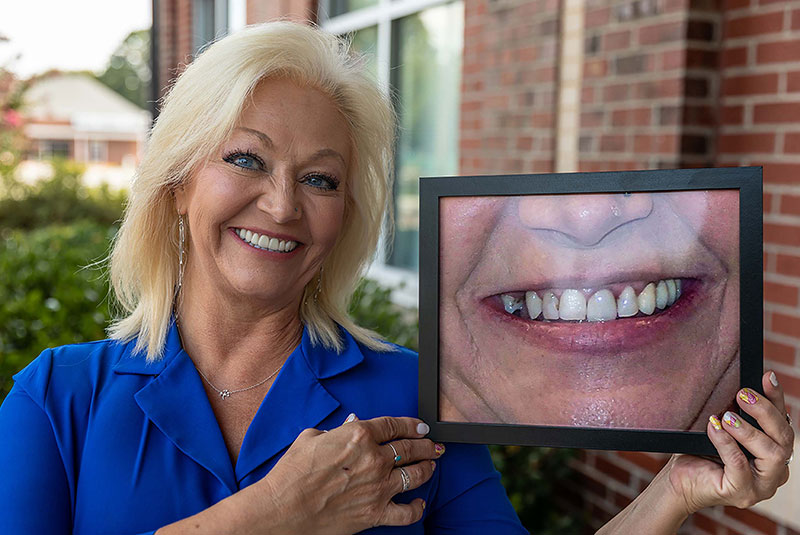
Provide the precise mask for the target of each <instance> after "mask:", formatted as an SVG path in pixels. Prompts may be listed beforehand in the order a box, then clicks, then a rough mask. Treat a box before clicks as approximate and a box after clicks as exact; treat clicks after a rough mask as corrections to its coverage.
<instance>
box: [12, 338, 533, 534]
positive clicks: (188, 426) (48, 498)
mask: <svg viewBox="0 0 800 535" xmlns="http://www.w3.org/2000/svg"><path fill="white" fill-rule="evenodd" d="M344 336H345V340H346V348H345V350H344V351H343V352H342V353H340V354H336V353H333V352H331V351H328V350H326V349H324V348H322V347H319V346H312V344H311V343H310V341H309V338H308V336H307V334H306V333H304V334H303V340H302V342H301V344H300V345H299V346H298V347H297V348H296V349H295V350H294V352H293V353H292V354H291V356H290V357H289V358H288V360H287V361H286V364H285V365H284V367H283V369H282V370H281V372H280V374H279V375H278V376H277V378H276V379H275V382H274V384H273V385H272V387H271V389H270V390H269V393H268V394H267V396H266V397H265V399H264V401H263V402H262V404H261V407H260V408H259V410H258V413H257V414H256V416H255V418H254V419H253V422H252V423H251V425H250V427H249V429H248V431H247V435H246V436H245V438H244V442H243V444H242V448H241V451H240V454H239V457H238V460H237V462H236V465H235V466H233V465H232V463H231V461H230V457H229V455H228V451H227V449H226V447H225V442H224V440H223V438H222V433H221V432H220V429H219V426H218V424H217V422H216V419H215V418H214V414H213V412H212V409H211V405H210V403H209V401H208V398H207V396H206V393H205V390H204V389H203V384H202V382H201V379H200V377H199V375H198V374H197V372H196V370H195V368H194V366H193V364H192V361H191V359H190V358H189V357H188V355H187V354H186V353H185V352H184V351H183V350H182V349H181V344H180V340H179V337H178V333H177V329H176V328H175V327H174V326H173V328H172V329H171V330H170V332H169V335H168V339H167V344H166V350H165V355H164V358H163V359H162V360H160V361H158V362H156V363H152V364H148V363H147V362H146V361H145V360H144V358H142V357H134V356H133V355H132V354H131V352H132V349H133V343H132V342H131V343H128V344H121V343H118V342H114V341H109V340H104V341H100V342H92V343H88V344H79V345H71V346H63V347H59V348H55V349H48V350H46V351H44V352H43V353H42V354H41V355H39V357H38V358H37V359H36V360H34V361H33V362H32V363H31V364H30V365H28V366H27V367H26V368H25V369H24V370H22V371H21V372H19V373H18V374H17V375H15V376H14V379H15V381H16V383H15V385H14V387H13V389H12V390H11V392H10V393H9V395H8V396H7V398H6V400H5V401H4V403H3V405H2V407H0V467H2V468H0V533H2V534H7V535H11V534H25V535H36V534H40V533H41V534H47V535H61V534H70V533H74V534H81V535H83V534H86V535H89V534H104V535H109V534H135V533H153V532H154V531H155V530H156V529H158V528H159V527H162V526H164V525H166V524H169V523H171V522H174V521H176V520H179V519H182V518H186V517H188V516H190V515H192V514H194V513H197V512H198V511H201V510H203V509H206V508H208V507H209V506H211V505H213V504H214V503H216V502H218V501H220V500H222V499H223V498H225V497H227V496H230V495H231V494H233V493H235V492H236V491H237V490H239V489H241V488H244V487H246V486H248V485H250V484H252V483H254V482H256V481H258V480H259V479H261V478H262V477H264V475H265V474H266V473H267V472H269V470H270V469H271V468H272V467H273V466H274V465H275V463H276V462H277V461H278V460H279V459H280V457H281V456H282V455H283V453H285V451H286V449H287V448H288V447H289V446H290V445H291V443H292V442H293V441H294V439H295V438H296V437H297V435H298V434H299V433H300V432H301V431H302V430H303V429H306V428H309V427H316V428H318V429H331V428H333V427H337V426H339V425H341V423H342V422H343V421H344V419H345V418H346V417H347V415H348V414H349V413H351V412H354V413H356V414H357V415H358V417H359V418H361V419H367V418H372V417H376V416H383V415H388V416H415V415H416V414H417V357H416V354H414V353H413V352H411V351H408V350H405V349H402V348H401V349H399V350H398V351H396V352H390V353H378V352H374V351H371V350H369V349H366V348H364V347H362V346H360V345H358V344H357V343H356V342H355V341H354V340H353V338H352V337H350V335H349V334H347V333H344ZM416 497H422V498H423V499H425V501H426V503H427V507H426V510H425V518H424V520H423V522H418V523H416V524H414V525H412V526H408V527H403V528H389V527H381V528H374V529H371V530H368V531H366V532H365V533H375V534H379V533H380V534H390V533H408V534H412V533H416V534H419V533H437V534H439V533H441V534H450V533H459V534H485V533H492V534H501V535H502V534H512V533H513V534H518V533H527V532H526V531H525V530H524V529H523V528H522V527H521V525H520V524H519V521H518V519H517V517H516V515H515V514H514V511H513V509H512V508H511V506H510V504H509V502H508V499H507V498H506V496H505V492H504V491H503V488H502V486H501V485H500V480H499V475H498V473H497V472H496V471H495V470H494V467H493V466H492V463H491V459H490V458H489V454H488V451H487V450H486V448H485V447H482V446H472V445H465V444H448V445H447V451H446V452H445V455H444V456H443V457H442V458H441V459H439V461H438V462H437V468H436V471H435V472H434V475H433V478H432V479H431V480H430V481H429V482H427V483H426V484H425V485H423V486H422V487H420V488H418V489H414V490H411V491H409V492H406V493H404V494H401V495H399V496H397V497H396V501H398V502H409V501H411V500H412V499H414V498H416ZM423 524H424V525H423Z"/></svg>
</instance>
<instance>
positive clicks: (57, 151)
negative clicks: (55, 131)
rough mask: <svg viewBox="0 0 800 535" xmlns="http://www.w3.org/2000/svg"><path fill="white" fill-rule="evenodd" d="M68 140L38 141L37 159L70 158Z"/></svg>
mask: <svg viewBox="0 0 800 535" xmlns="http://www.w3.org/2000/svg"><path fill="white" fill-rule="evenodd" d="M69 149H70V142H69V141H62V140H55V139H43V140H42V141H40V142H39V159H42V160H52V159H54V158H59V159H69V158H70V151H69Z"/></svg>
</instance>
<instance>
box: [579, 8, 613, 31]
mask: <svg viewBox="0 0 800 535" xmlns="http://www.w3.org/2000/svg"><path fill="white" fill-rule="evenodd" d="M610 15H611V9H609V8H607V7H604V8H600V9H593V10H591V11H587V12H586V15H585V17H584V26H585V27H586V28H592V27H594V26H603V25H605V24H608V19H609V16H610Z"/></svg>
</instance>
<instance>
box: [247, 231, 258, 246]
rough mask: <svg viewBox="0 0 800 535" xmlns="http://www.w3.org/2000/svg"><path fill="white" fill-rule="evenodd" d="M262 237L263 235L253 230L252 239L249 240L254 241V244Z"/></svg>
mask: <svg viewBox="0 0 800 535" xmlns="http://www.w3.org/2000/svg"><path fill="white" fill-rule="evenodd" d="M260 237H261V236H259V235H258V234H256V233H255V232H253V235H252V236H250V240H249V241H250V243H252V244H253V245H258V240H259V239H260Z"/></svg>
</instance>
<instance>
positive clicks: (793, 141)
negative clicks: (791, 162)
mask: <svg viewBox="0 0 800 535" xmlns="http://www.w3.org/2000/svg"><path fill="white" fill-rule="evenodd" d="M783 151H784V152H787V153H800V132H796V133H787V134H786V135H785V137H784V138H783Z"/></svg>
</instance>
